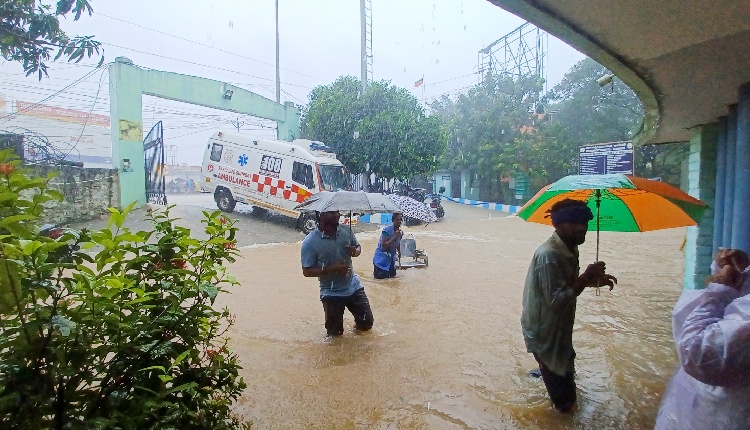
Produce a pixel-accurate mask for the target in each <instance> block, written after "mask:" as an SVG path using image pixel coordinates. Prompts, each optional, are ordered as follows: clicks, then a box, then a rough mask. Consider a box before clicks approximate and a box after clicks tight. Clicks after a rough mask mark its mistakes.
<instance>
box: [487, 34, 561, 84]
mask: <svg viewBox="0 0 750 430" xmlns="http://www.w3.org/2000/svg"><path fill="white" fill-rule="evenodd" d="M548 46H549V43H548V36H547V32H545V31H544V30H542V29H540V28H538V27H536V26H534V25H532V24H529V23H528V22H527V23H525V24H523V25H521V26H520V27H518V28H516V29H515V30H513V31H511V32H510V33H508V34H506V35H505V36H503V37H501V38H499V39H497V40H496V41H494V42H492V43H491V44H489V45H488V46H487V47H485V48H484V49H481V50H480V51H479V55H478V58H479V61H478V64H477V69H478V71H479V74H478V77H479V82H481V81H482V80H483V79H484V78H485V77H487V75H488V74H492V75H498V74H501V75H509V76H512V77H514V78H518V77H520V76H523V75H533V76H538V77H540V78H542V79H544V82H545V84H544V85H545V89H546V86H547V83H546V81H547V72H546V69H545V62H546V60H547V49H548Z"/></svg>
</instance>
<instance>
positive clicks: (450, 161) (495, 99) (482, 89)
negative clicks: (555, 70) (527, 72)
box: [430, 75, 542, 201]
mask: <svg viewBox="0 0 750 430" xmlns="http://www.w3.org/2000/svg"><path fill="white" fill-rule="evenodd" d="M541 86H542V82H540V81H539V80H538V79H537V78H536V77H533V76H522V77H520V78H517V79H514V78H511V77H509V76H504V75H488V76H486V77H485V79H484V80H483V81H482V82H481V83H479V84H477V85H476V86H474V87H472V88H471V89H469V91H467V92H466V93H465V94H460V95H459V96H458V98H457V99H455V100H453V99H450V98H448V97H443V98H441V99H438V100H436V101H435V102H433V103H432V104H431V106H430V107H431V109H432V111H433V112H434V113H436V114H437V115H440V116H441V117H442V118H443V122H444V124H445V127H446V129H447V130H448V131H447V133H448V142H449V148H448V151H447V153H446V155H445V157H444V159H443V165H444V166H445V167H446V168H448V169H462V170H469V171H470V172H471V173H472V175H476V176H477V177H478V179H479V184H478V185H479V190H480V198H481V199H483V200H490V201H501V200H507V199H509V198H510V197H509V196H510V193H509V190H508V188H507V186H504V185H503V184H504V183H505V182H504V180H505V179H506V178H508V177H509V176H511V175H514V174H516V173H522V172H525V171H526V172H528V171H531V170H532V169H534V168H535V166H534V163H533V158H529V157H527V155H529V154H530V153H529V152H528V151H529V150H530V149H534V148H536V147H537V146H538V145H536V146H535V145H532V144H531V141H530V140H529V136H530V133H532V131H533V130H534V129H535V128H536V127H538V125H539V118H538V117H537V116H536V115H535V108H536V102H537V95H538V93H539V92H540V91H541ZM524 157H525V158H526V159H527V161H528V162H527V163H523V162H522V158H524Z"/></svg>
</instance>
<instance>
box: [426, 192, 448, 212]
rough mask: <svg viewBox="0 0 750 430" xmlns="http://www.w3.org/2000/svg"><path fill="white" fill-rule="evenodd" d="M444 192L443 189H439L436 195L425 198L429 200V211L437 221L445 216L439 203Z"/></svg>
mask: <svg viewBox="0 0 750 430" xmlns="http://www.w3.org/2000/svg"><path fill="white" fill-rule="evenodd" d="M444 192H445V187H440V189H439V190H438V194H429V195H428V196H427V197H428V198H429V199H430V210H431V211H432V212H433V213H434V214H435V216H436V217H437V218H438V220H440V219H442V218H443V217H444V216H445V209H443V205H442V204H441V203H440V202H441V200H442V196H441V194H442V193H444Z"/></svg>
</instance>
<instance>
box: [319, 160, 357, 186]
mask: <svg viewBox="0 0 750 430" xmlns="http://www.w3.org/2000/svg"><path fill="white" fill-rule="evenodd" d="M318 169H319V170H320V179H321V185H322V186H323V189H324V190H326V191H338V190H346V189H348V188H349V180H348V179H347V175H346V173H345V172H344V166H332V165H326V164H319V165H318Z"/></svg>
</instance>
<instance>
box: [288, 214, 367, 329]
mask: <svg viewBox="0 0 750 430" xmlns="http://www.w3.org/2000/svg"><path fill="white" fill-rule="evenodd" d="M316 215H317V217H318V227H317V228H316V229H315V230H313V231H311V232H310V234H308V235H307V237H306V238H305V240H304V241H303V242H302V251H301V254H302V274H303V275H304V276H305V277H308V278H311V277H317V278H318V280H319V281H320V301H321V302H322V303H323V312H324V313H325V327H326V331H327V332H328V335H329V336H340V335H342V334H344V309H345V308H346V309H349V312H351V314H352V316H353V317H354V322H355V324H356V327H357V329H358V330H363V331H366V330H370V329H371V328H372V324H373V322H374V318H373V316H372V310H371V309H370V302H369V300H368V299H367V295H366V294H365V290H364V287H363V286H362V284H361V283H360V282H359V276H357V275H356V274H355V273H354V270H353V269H352V257H358V256H359V255H360V254H361V253H362V248H361V247H360V245H359V242H357V238H356V237H354V234H353V233H352V231H351V228H344V227H341V226H339V218H340V216H341V214H340V213H339V211H337V210H336V211H325V212H316Z"/></svg>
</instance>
